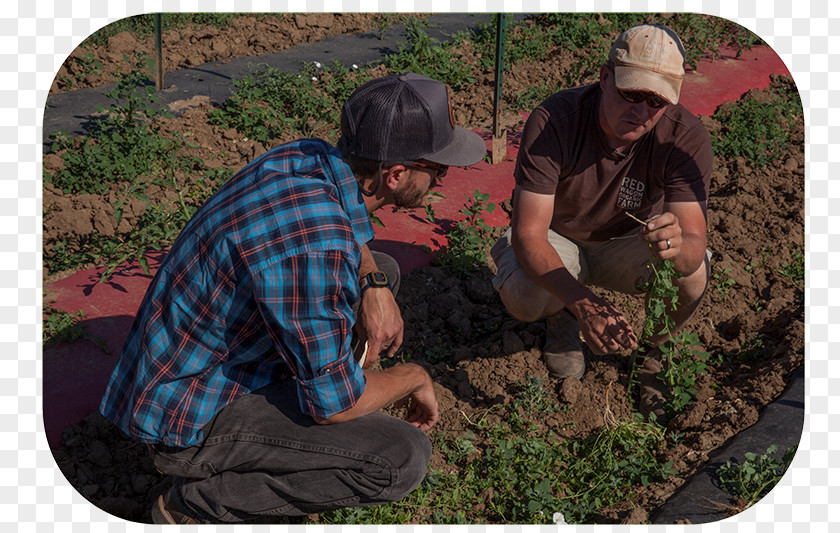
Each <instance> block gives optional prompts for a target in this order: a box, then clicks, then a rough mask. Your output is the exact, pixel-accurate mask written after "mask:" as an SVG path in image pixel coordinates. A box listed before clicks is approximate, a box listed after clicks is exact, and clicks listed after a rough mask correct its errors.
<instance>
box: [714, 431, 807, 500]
mask: <svg viewBox="0 0 840 533" xmlns="http://www.w3.org/2000/svg"><path fill="white" fill-rule="evenodd" d="M778 448H779V447H778V446H776V445H775V444H774V445H771V446H770V447H769V448H767V451H766V452H765V453H763V454H762V455H758V454H756V453H752V452H747V453H745V454H744V462H743V463H740V464H739V463H733V462H732V461H726V464H724V465H722V466H721V467H719V468H718V469H717V471H716V474H717V477H718V481H719V482H720V488H722V489H723V490H725V491H726V492H728V493H729V494H731V495H732V496H733V497H735V498H743V500H745V502H746V505H745V507H748V506H750V505H752V504H754V503H755V502H757V501H759V500H760V499H761V498H763V497H764V496H765V495H766V494H767V493H768V492H770V489H772V488H773V487H774V486H776V484H777V483H778V482H779V480H780V479H781V478H782V476H783V475H784V473H785V471H786V470H787V469H788V467H789V466H790V464H791V462H792V461H793V457H794V456H795V455H796V449H797V447H796V446H791V447H789V448H788V449H787V450H786V451H785V453H784V454H783V455H782V458H781V459H777V458H775V457H774V454H775V453H776V451H777V450H778Z"/></svg>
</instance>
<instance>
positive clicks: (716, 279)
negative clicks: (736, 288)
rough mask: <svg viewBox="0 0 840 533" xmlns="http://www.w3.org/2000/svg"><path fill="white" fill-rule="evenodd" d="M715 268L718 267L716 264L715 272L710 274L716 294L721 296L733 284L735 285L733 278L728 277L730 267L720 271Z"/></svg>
mask: <svg viewBox="0 0 840 533" xmlns="http://www.w3.org/2000/svg"><path fill="white" fill-rule="evenodd" d="M717 269H718V267H717V265H715V268H714V270H715V273H714V274H712V280H713V283H714V285H715V289H716V290H717V292H718V294H719V295H720V296H721V298H723V297H725V296H726V295H727V294H729V289H730V288H731V287H732V286H733V285H735V280H734V279H732V278H730V277H729V273H730V272H732V269H731V268H728V267H727V268H724V269H723V270H721V271H718V270H717Z"/></svg>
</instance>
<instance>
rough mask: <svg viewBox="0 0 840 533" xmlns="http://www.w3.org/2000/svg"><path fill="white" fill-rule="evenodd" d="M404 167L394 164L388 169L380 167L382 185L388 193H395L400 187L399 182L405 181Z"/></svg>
mask: <svg viewBox="0 0 840 533" xmlns="http://www.w3.org/2000/svg"><path fill="white" fill-rule="evenodd" d="M406 170H407V169H406V168H405V166H404V165H400V164H395V165H391V166H390V167H386V166H383V167H382V173H383V176H382V183H383V184H385V187H387V188H388V190H390V191H395V190H396V189H397V187H399V186H400V182H401V181H402V180H403V179H405V177H406V175H407V172H406Z"/></svg>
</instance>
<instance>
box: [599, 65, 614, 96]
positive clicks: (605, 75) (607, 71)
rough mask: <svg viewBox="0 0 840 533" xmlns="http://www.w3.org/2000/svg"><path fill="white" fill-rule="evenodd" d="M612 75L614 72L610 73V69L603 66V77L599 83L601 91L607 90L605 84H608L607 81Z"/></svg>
mask: <svg viewBox="0 0 840 533" xmlns="http://www.w3.org/2000/svg"><path fill="white" fill-rule="evenodd" d="M611 74H612V72H610V67H608V66H607V65H601V76H600V79H599V82H600V84H601V90H603V89H604V88H605V87H604V84H606V83H607V79H608V77H609V76H610V75H611Z"/></svg>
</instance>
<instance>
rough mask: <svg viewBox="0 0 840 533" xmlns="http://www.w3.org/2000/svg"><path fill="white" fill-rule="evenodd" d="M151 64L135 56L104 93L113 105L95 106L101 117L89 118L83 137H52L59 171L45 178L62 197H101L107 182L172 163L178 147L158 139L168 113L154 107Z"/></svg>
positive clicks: (145, 173) (129, 178)
mask: <svg viewBox="0 0 840 533" xmlns="http://www.w3.org/2000/svg"><path fill="white" fill-rule="evenodd" d="M123 57H124V59H125V61H126V62H131V60H130V59H129V58H128V56H123ZM153 61H154V60H153V59H152V58H148V57H146V56H145V55H144V54H141V53H138V54H137V55H136V56H135V59H134V63H133V64H132V65H133V70H132V71H131V73H129V74H120V75H118V79H117V82H116V84H115V87H114V89H113V90H111V91H109V92H108V93H106V96H107V97H108V98H110V99H111V100H113V101H114V103H113V104H112V105H111V107H109V108H108V109H107V110H106V109H104V108H102V106H97V111H99V112H100V113H102V114H101V115H100V116H97V117H94V118H93V119H92V126H90V127H89V128H88V136H85V137H80V138H76V139H70V138H68V137H67V136H66V135H63V134H61V133H59V134H55V135H54V136H53V140H55V142H56V151H61V150H64V152H63V153H62V159H63V160H64V168H63V169H61V170H60V171H58V172H56V173H55V174H52V175H50V174H46V175H45V176H44V178H45V180H46V181H49V182H50V183H52V184H53V185H55V186H56V187H58V188H60V189H61V190H62V191H64V193H66V194H77V193H93V194H102V193H104V192H105V191H107V190H108V188H109V187H110V185H111V184H112V183H119V182H124V183H132V182H135V181H137V180H138V179H140V178H141V177H143V176H149V175H154V174H155V173H156V172H159V171H160V169H161V166H162V163H161V162H162V161H166V162H170V161H172V159H173V157H174V156H173V155H172V154H174V153H177V151H179V150H180V149H181V148H182V147H183V145H182V144H180V143H178V142H177V141H173V140H171V139H167V138H164V137H162V136H161V135H160V131H161V122H160V120H161V119H162V118H164V117H168V116H169V113H168V112H166V111H165V110H164V109H163V108H161V107H159V106H157V105H155V104H156V103H157V102H158V100H159V99H158V98H157V97H156V96H155V94H154V93H155V88H154V86H153V85H150V84H149V74H148V71H149V70H150V69H151V67H152V63H153Z"/></svg>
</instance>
